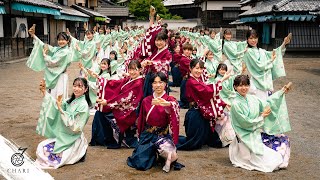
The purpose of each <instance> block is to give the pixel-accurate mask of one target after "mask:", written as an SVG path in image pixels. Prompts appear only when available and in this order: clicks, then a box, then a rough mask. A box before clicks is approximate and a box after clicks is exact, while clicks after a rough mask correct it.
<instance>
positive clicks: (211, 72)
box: [204, 49, 219, 84]
mask: <svg viewBox="0 0 320 180" xmlns="http://www.w3.org/2000/svg"><path fill="white" fill-rule="evenodd" d="M204 56H205V58H206V60H205V63H204V67H205V68H206V70H207V73H208V80H207V83H208V84H213V83H215V78H214V77H215V76H216V72H217V67H218V65H219V61H218V60H216V59H214V54H213V52H212V51H210V50H208V49H207V50H206V51H205V54H204Z"/></svg>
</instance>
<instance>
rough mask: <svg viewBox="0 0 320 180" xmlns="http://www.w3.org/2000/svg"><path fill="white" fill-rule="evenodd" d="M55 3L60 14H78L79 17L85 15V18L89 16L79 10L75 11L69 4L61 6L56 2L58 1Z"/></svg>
mask: <svg viewBox="0 0 320 180" xmlns="http://www.w3.org/2000/svg"><path fill="white" fill-rule="evenodd" d="M56 5H58V6H59V7H60V8H61V10H60V12H61V13H62V14H67V15H71V16H80V17H86V18H89V17H90V16H88V15H86V14H84V13H82V12H80V11H77V10H75V9H73V8H71V7H69V6H63V5H61V4H58V3H56Z"/></svg>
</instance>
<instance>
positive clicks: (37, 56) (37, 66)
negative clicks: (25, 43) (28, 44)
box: [26, 36, 46, 71]
mask: <svg viewBox="0 0 320 180" xmlns="http://www.w3.org/2000/svg"><path fill="white" fill-rule="evenodd" d="M33 44H34V45H33V49H32V52H31V54H30V56H29V58H28V60H27V63H26V65H27V66H28V67H29V68H30V69H32V70H34V71H42V70H44V69H45V67H46V64H45V61H44V57H43V45H44V43H43V42H42V41H41V40H40V39H39V38H38V37H37V36H34V38H33Z"/></svg>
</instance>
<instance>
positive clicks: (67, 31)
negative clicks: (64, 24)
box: [66, 28, 71, 36]
mask: <svg viewBox="0 0 320 180" xmlns="http://www.w3.org/2000/svg"><path fill="white" fill-rule="evenodd" d="M66 33H67V34H68V35H69V36H70V34H71V33H70V31H69V28H67V30H66Z"/></svg>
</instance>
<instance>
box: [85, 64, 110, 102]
mask: <svg viewBox="0 0 320 180" xmlns="http://www.w3.org/2000/svg"><path fill="white" fill-rule="evenodd" d="M95 72H96V73H97V74H99V73H100V69H99V70H98V71H95ZM100 77H103V78H105V79H110V73H108V72H107V71H103V72H102V74H100ZM88 85H89V97H90V101H91V103H92V104H94V103H95V102H96V101H97V90H98V86H97V79H95V78H92V79H89V80H88Z"/></svg>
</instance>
